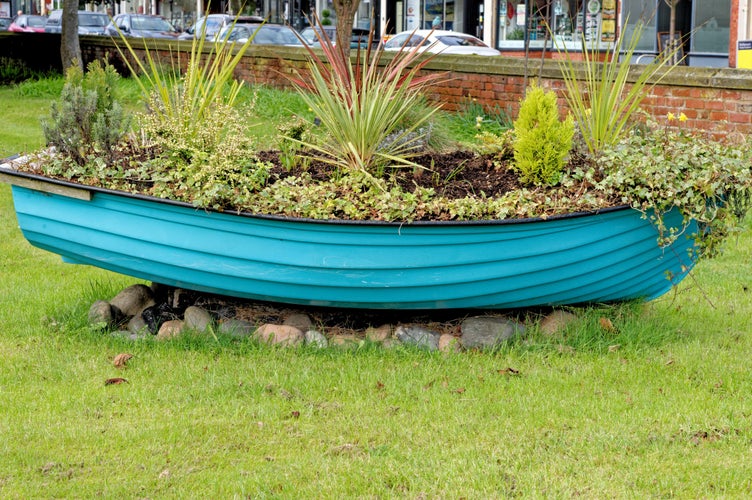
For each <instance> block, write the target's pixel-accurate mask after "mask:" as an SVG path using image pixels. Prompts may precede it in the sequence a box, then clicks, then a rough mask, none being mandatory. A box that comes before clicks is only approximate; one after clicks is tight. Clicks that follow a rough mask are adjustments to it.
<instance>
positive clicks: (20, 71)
mask: <svg viewBox="0 0 752 500" xmlns="http://www.w3.org/2000/svg"><path fill="white" fill-rule="evenodd" d="M38 76H40V75H39V73H37V72H35V71H33V70H31V69H30V68H29V67H28V66H27V65H26V63H25V62H24V61H23V60H21V59H13V58H11V57H0V85H10V84H12V83H19V82H23V81H25V80H31V79H32V78H36V77H38Z"/></svg>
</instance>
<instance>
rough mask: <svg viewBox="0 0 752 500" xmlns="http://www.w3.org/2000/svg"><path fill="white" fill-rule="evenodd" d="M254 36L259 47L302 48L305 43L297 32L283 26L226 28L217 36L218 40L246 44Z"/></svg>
mask: <svg viewBox="0 0 752 500" xmlns="http://www.w3.org/2000/svg"><path fill="white" fill-rule="evenodd" d="M251 36H253V42H251V43H253V44H257V45H290V46H297V47H302V46H303V42H302V41H301V40H300V38H299V37H298V36H299V35H298V34H297V32H296V31H295V30H294V29H292V28H291V27H290V26H286V25H283V24H241V23H235V24H234V25H230V26H225V27H224V28H222V31H220V32H219V35H217V40H228V41H230V42H239V43H245V42H246V41H247V40H248V39H249V38H251Z"/></svg>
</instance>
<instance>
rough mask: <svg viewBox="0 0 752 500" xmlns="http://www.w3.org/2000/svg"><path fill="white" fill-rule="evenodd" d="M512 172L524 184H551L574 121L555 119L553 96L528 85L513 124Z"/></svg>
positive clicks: (556, 110) (563, 157) (557, 177)
mask: <svg viewBox="0 0 752 500" xmlns="http://www.w3.org/2000/svg"><path fill="white" fill-rule="evenodd" d="M514 133H515V139H514V160H515V163H514V169H515V170H517V171H518V172H519V173H520V178H521V180H522V181H523V182H524V183H527V184H535V185H549V186H551V185H555V184H557V183H558V182H559V180H560V178H561V171H562V169H563V168H564V165H565V164H566V161H567V156H568V155H569V150H570V149H571V148H572V138H573V136H574V122H573V120H572V118H571V116H567V118H566V119H565V120H564V121H561V120H560V119H559V108H558V106H557V105H556V94H555V93H554V92H551V91H547V90H545V89H543V88H541V87H539V86H538V85H535V84H534V85H532V86H531V87H530V88H529V89H528V91H527V94H526V95H525V99H523V101H522V103H521V105H520V113H519V116H518V117H517V120H515V122H514Z"/></svg>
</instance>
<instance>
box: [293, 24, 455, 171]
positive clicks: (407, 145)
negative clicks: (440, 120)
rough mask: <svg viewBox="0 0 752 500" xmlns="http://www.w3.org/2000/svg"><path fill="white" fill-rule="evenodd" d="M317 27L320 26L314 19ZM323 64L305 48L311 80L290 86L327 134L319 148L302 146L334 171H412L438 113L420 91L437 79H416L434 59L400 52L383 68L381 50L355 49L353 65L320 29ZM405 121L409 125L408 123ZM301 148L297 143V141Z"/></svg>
mask: <svg viewBox="0 0 752 500" xmlns="http://www.w3.org/2000/svg"><path fill="white" fill-rule="evenodd" d="M316 24H318V25H320V22H319V21H318V19H316ZM316 36H317V37H318V39H319V42H320V45H321V49H322V50H323V53H324V58H323V59H322V58H320V57H319V56H318V54H317V53H316V52H314V51H313V50H312V49H311V48H310V47H307V50H308V54H309V65H308V68H309V70H310V78H306V77H304V76H303V75H301V74H298V78H296V79H295V80H294V81H293V83H294V84H295V85H296V87H297V89H298V90H299V91H300V92H301V95H302V96H303V99H304V100H305V102H306V103H307V104H308V106H309V107H310V108H311V110H312V111H313V113H314V114H315V115H316V117H317V118H318V119H319V120H320V122H321V125H322V126H323V127H324V129H325V131H326V138H325V139H324V141H323V142H321V143H318V144H312V143H302V142H301V144H303V145H304V146H306V147H307V148H310V149H312V150H313V151H315V152H316V153H318V154H319V155H320V157H318V159H320V160H323V161H325V162H328V163H330V164H332V165H334V166H337V167H340V168H343V169H349V168H356V169H362V170H365V171H367V172H373V171H374V170H380V169H381V168H383V167H384V166H387V165H388V166H398V165H401V166H405V165H412V166H415V164H414V163H412V162H411V161H410V160H409V158H410V157H411V156H412V155H414V154H416V152H417V150H418V149H419V146H420V144H421V143H422V141H423V139H424V138H425V135H426V128H425V126H426V125H427V122H428V120H429V119H430V118H431V116H432V115H433V114H434V113H435V112H436V111H438V109H439V108H438V107H426V106H424V101H423V97H422V94H421V91H422V90H423V89H425V88H426V86H428V85H429V84H434V83H436V82H437V81H438V80H439V79H441V78H442V77H443V75H441V74H433V75H428V76H419V75H418V72H419V71H420V70H421V69H422V68H423V67H424V66H425V65H426V64H427V63H428V62H429V61H430V60H431V59H432V57H433V56H429V57H425V58H420V59H418V58H419V57H420V56H421V54H420V53H419V52H417V51H408V50H404V47H403V50H400V51H399V52H397V53H396V54H395V55H394V57H393V58H392V59H391V60H389V61H387V62H386V63H384V64H382V55H383V50H381V46H380V45H379V48H378V49H377V50H372V45H373V30H372V31H371V33H370V34H369V37H368V38H369V39H368V47H367V48H366V49H365V50H362V49H361V48H360V47H358V51H357V53H356V56H355V62H353V59H351V58H350V57H349V56H348V55H347V54H348V51H346V50H344V48H343V47H341V46H336V45H335V44H334V43H333V42H332V40H331V39H330V38H329V37H328V36H327V35H326V33H325V31H324V30H323V29H320V30H317V33H316ZM408 116H409V117H410V119H409V120H408V119H407V118H408ZM298 142H300V141H298Z"/></svg>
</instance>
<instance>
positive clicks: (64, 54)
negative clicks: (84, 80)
mask: <svg viewBox="0 0 752 500" xmlns="http://www.w3.org/2000/svg"><path fill="white" fill-rule="evenodd" d="M60 58H61V60H62V63H63V72H65V71H66V70H67V69H68V68H70V67H71V66H73V65H77V66H78V67H79V68H81V69H83V62H82V61H81V45H80V44H79V43H78V0H63V24H62V31H61V32H60Z"/></svg>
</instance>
